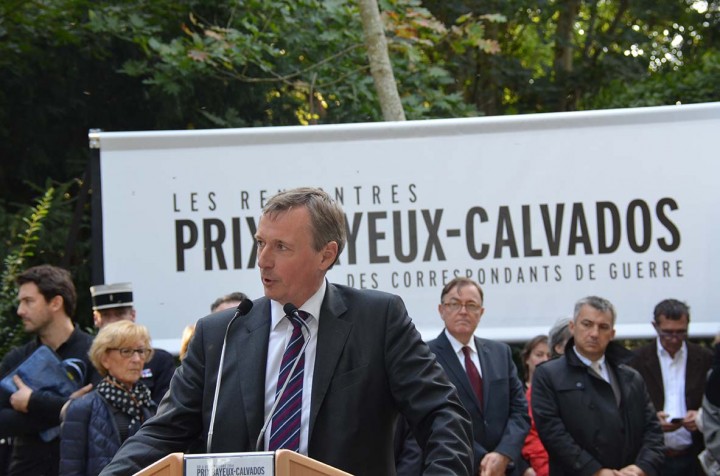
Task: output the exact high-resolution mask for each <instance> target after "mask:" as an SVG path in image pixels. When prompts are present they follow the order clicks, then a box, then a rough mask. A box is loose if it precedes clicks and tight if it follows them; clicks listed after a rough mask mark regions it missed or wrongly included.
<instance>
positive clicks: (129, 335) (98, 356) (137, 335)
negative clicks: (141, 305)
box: [88, 321, 154, 377]
mask: <svg viewBox="0 0 720 476" xmlns="http://www.w3.org/2000/svg"><path fill="white" fill-rule="evenodd" d="M137 341H142V342H143V344H144V345H145V347H147V348H148V349H150V355H149V356H148V358H147V359H146V360H145V361H146V362H147V361H149V360H150V359H152V357H153V354H154V351H153V349H152V346H151V345H150V344H151V342H150V332H148V330H147V327H145V326H141V325H139V324H135V323H134V322H132V321H118V322H113V323H112V324H108V325H106V326H103V328H102V329H100V332H98V335H97V336H95V339H94V340H93V343H92V345H91V346H90V350H89V351H88V356H89V357H90V362H92V364H93V366H94V367H95V368H96V369H97V371H98V373H99V374H100V375H102V376H103V377H105V376H106V375H107V369H106V368H105V367H103V364H102V357H103V355H105V353H106V352H107V351H108V350H110V349H118V348H121V347H127V346H129V345H135V343H136V342H137Z"/></svg>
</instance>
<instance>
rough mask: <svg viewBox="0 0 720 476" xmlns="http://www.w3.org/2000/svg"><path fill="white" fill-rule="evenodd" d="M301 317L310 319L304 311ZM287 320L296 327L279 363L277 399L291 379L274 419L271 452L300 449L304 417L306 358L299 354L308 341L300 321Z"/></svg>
mask: <svg viewBox="0 0 720 476" xmlns="http://www.w3.org/2000/svg"><path fill="white" fill-rule="evenodd" d="M299 314H300V316H301V317H302V318H303V320H306V319H307V317H308V314H307V313H306V312H305V311H299ZM288 319H290V322H291V323H292V325H293V332H292V335H291V336H290V342H288V345H287V347H286V348H285V353H284V354H283V358H282V362H281V363H280V373H279V374H278V382H277V390H276V391H275V392H276V394H275V398H278V393H279V392H280V390H281V389H282V386H283V385H284V384H285V381H286V380H287V379H288V378H290V382H288V384H287V387H285V391H284V392H283V394H282V395H280V400H279V402H278V405H277V408H276V409H275V415H274V416H273V419H272V426H271V429H272V431H271V433H270V444H269V446H268V450H270V451H275V450H278V449H281V448H284V449H288V450H292V451H298V450H299V449H300V415H301V413H302V391H303V374H304V373H305V354H304V353H302V354H300V350H301V349H302V346H303V344H304V343H305V338H304V337H303V334H302V327H303V325H302V324H301V323H300V322H299V321H298V320H297V318H295V317H292V316H289V317H288ZM296 359H298V363H297V366H296V367H295V371H294V372H293V374H292V376H290V369H291V368H292V366H293V364H294V363H295V360H296Z"/></svg>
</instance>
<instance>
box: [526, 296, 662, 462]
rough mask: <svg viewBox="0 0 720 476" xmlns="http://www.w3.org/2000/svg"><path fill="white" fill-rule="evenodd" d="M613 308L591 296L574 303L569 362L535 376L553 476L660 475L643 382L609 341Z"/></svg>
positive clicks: (535, 405) (536, 408)
mask: <svg viewBox="0 0 720 476" xmlns="http://www.w3.org/2000/svg"><path fill="white" fill-rule="evenodd" d="M615 316H616V313H615V307H614V306H613V305H612V304H611V303H610V302H609V301H608V300H606V299H603V298H600V297H597V296H589V297H586V298H583V299H581V300H579V301H578V302H577V303H576V304H575V312H574V317H573V320H572V321H571V322H570V332H571V333H572V336H573V337H572V338H571V339H570V340H569V341H568V343H567V345H566V347H565V353H564V355H562V356H560V357H558V358H557V359H554V360H550V361H548V362H545V363H544V364H542V365H539V366H538V367H537V368H536V369H535V375H534V376H533V381H532V387H531V388H532V391H531V392H532V398H531V401H532V414H533V418H534V419H535V426H536V427H537V431H538V434H539V435H540V440H541V441H542V443H543V445H544V446H545V449H546V450H547V452H548V455H549V457H550V475H551V476H563V475H568V476H619V475H622V476H646V475H647V476H655V475H657V474H659V471H660V467H661V466H662V463H663V460H664V455H663V441H662V432H661V431H660V425H659V424H658V421H657V418H656V417H655V408H654V407H653V405H652V402H651V401H650V396H649V395H648V393H647V389H646V388H645V383H644V382H643V379H642V377H641V376H640V374H638V373H637V372H636V371H635V370H634V369H632V368H630V367H628V366H627V365H625V363H624V362H626V361H627V360H629V359H630V358H631V357H632V353H631V352H630V351H629V350H627V349H625V348H624V347H622V346H621V345H619V344H617V343H615V342H612V339H613V338H614V337H615Z"/></svg>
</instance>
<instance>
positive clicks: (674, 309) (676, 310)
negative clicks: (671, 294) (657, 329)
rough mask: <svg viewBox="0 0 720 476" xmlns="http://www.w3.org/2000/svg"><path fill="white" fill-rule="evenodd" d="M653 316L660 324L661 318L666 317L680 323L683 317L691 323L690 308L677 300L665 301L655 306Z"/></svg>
mask: <svg viewBox="0 0 720 476" xmlns="http://www.w3.org/2000/svg"><path fill="white" fill-rule="evenodd" d="M653 316H654V318H655V322H656V323H658V324H659V323H660V316H665V318H667V319H671V320H673V321H679V320H680V319H682V318H683V316H687V320H688V322H690V306H688V305H687V304H685V303H684V302H682V301H678V300H677V299H665V300H664V301H660V302H659V303H658V305H657V306H655V311H653Z"/></svg>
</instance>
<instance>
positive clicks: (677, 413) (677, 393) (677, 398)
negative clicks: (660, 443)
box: [657, 337, 692, 450]
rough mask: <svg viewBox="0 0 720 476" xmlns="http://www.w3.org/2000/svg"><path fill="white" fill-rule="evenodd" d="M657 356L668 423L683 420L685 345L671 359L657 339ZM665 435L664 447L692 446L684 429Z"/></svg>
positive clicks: (684, 407) (685, 409) (684, 411)
mask: <svg viewBox="0 0 720 476" xmlns="http://www.w3.org/2000/svg"><path fill="white" fill-rule="evenodd" d="M657 356H658V361H660V371H661V373H662V380H663V390H664V391H665V408H663V411H664V412H665V413H667V414H668V415H669V416H668V421H669V420H670V419H671V418H684V417H685V415H686V414H687V403H686V402H685V369H686V368H687V345H686V344H685V342H683V344H682V347H680V350H678V351H677V352H676V353H675V357H671V356H670V354H669V353H668V351H666V350H665V349H664V348H663V346H662V343H661V342H660V338H659V337H658V339H657ZM663 434H664V435H665V446H667V447H668V448H672V449H675V450H682V449H685V448H687V447H688V446H690V445H692V434H691V433H690V432H689V431H687V430H686V429H685V428H684V427H680V428H678V429H677V430H675V431H669V432H665V433H663Z"/></svg>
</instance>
